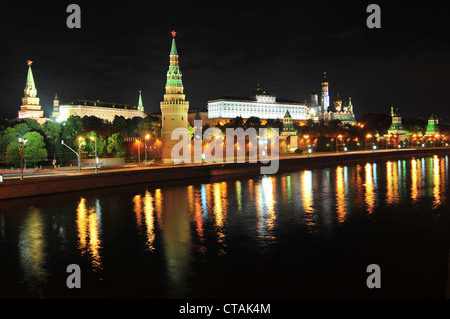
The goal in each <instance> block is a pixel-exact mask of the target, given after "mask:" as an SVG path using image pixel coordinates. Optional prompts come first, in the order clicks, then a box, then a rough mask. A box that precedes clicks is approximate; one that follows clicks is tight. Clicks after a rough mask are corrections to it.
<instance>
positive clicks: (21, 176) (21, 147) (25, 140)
mask: <svg viewBox="0 0 450 319" xmlns="http://www.w3.org/2000/svg"><path fill="white" fill-rule="evenodd" d="M26 143H27V139H22V138H19V151H20V180H21V181H23V150H24V149H25V147H26V145H25V144H26Z"/></svg>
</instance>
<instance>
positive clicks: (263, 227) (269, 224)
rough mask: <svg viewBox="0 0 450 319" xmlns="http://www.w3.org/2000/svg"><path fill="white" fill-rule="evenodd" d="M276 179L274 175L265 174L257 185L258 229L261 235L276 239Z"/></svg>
mask: <svg viewBox="0 0 450 319" xmlns="http://www.w3.org/2000/svg"><path fill="white" fill-rule="evenodd" d="M275 181H276V179H275V178H274V177H272V176H270V177H269V176H264V177H263V178H262V180H261V183H260V184H259V185H257V186H256V207H257V214H258V215H257V216H258V222H257V225H258V226H257V229H258V232H259V233H260V236H261V237H266V238H268V239H270V240H275V234H274V228H275V219H276V218H277V217H276V212H275V194H274V191H275Z"/></svg>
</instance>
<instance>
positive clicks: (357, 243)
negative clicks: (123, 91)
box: [0, 155, 450, 299]
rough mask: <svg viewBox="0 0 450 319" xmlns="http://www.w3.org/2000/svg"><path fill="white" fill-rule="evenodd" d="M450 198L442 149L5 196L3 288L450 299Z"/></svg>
mask: <svg viewBox="0 0 450 319" xmlns="http://www.w3.org/2000/svg"><path fill="white" fill-rule="evenodd" d="M448 197H449V167H448V156H445V155H444V156H437V155H435V156H429V157H413V158H411V159H404V158H402V159H400V160H373V161H362V162H361V163H359V164H350V165H334V166H332V165H330V166H329V167H325V168H314V169H310V170H303V169H302V170H298V171H293V172H287V173H286V172H285V173H280V174H277V175H267V176H266V175H258V176H253V177H251V176H250V177H249V176H246V177H242V178H217V179H214V180H201V179H197V180H192V181H183V182H173V183H154V184H149V185H133V186H126V187H115V188H109V189H102V190H94V191H86V192H78V193H70V194H59V195H53V196H42V197H36V198H28V199H21V200H9V201H2V202H1V203H0V204H1V206H0V282H1V287H2V288H1V290H0V291H1V292H0V297H1V298H19V299H21V298H33V299H34V298H50V299H53V298H444V297H445V294H446V289H447V274H448V269H449V267H448V254H449V240H448V239H449V236H448V234H449V226H450V223H449V214H450V210H449V200H448ZM72 264H76V265H79V267H80V270H81V278H80V282H81V288H80V289H69V288H68V287H67V285H66V280H67V278H68V276H69V275H70V273H68V272H67V267H68V266H69V265H72ZM371 264H376V265H378V266H379V268H380V271H381V288H372V289H371V288H369V287H368V286H367V283H366V280H367V278H368V277H369V275H370V273H369V272H368V270H367V267H368V265H371Z"/></svg>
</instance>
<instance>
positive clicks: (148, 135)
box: [145, 134, 150, 166]
mask: <svg viewBox="0 0 450 319" xmlns="http://www.w3.org/2000/svg"><path fill="white" fill-rule="evenodd" d="M149 139H150V134H147V136H146V137H145V166H147V140H149Z"/></svg>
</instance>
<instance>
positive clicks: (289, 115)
mask: <svg viewBox="0 0 450 319" xmlns="http://www.w3.org/2000/svg"><path fill="white" fill-rule="evenodd" d="M284 117H285V118H287V117H288V118H292V116H291V114H290V113H289V110H286V114H285V115H284Z"/></svg>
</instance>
